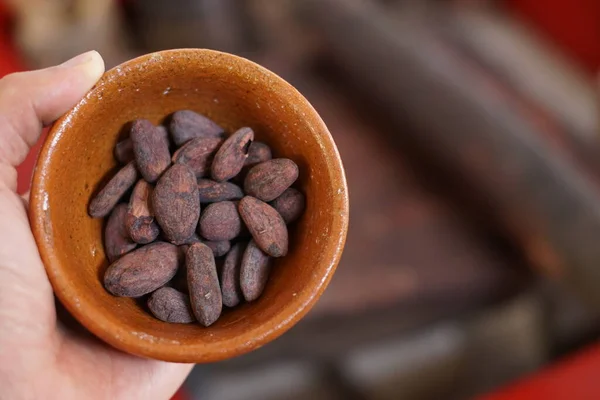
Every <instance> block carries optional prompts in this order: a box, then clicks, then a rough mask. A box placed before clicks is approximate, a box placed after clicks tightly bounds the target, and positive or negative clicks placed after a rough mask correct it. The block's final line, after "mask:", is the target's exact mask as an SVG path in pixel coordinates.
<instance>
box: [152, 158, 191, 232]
mask: <svg viewBox="0 0 600 400" xmlns="http://www.w3.org/2000/svg"><path fill="white" fill-rule="evenodd" d="M152 205H153V207H154V215H155V216H156V220H157V221H158V224H159V225H160V227H161V228H162V231H163V233H164V235H165V237H166V238H167V240H169V241H170V242H171V243H174V244H183V243H184V242H185V241H186V240H187V239H188V238H190V237H191V236H192V235H193V234H194V231H195V230H196V226H197V224H198V218H199V216H200V202H199V201H198V186H197V184H196V177H195V176H194V173H193V172H192V170H191V169H189V168H188V167H187V166H185V165H183V164H175V165H173V166H172V167H171V168H169V169H168V170H167V171H166V172H165V173H164V174H163V176H162V177H161V178H160V179H159V180H158V183H157V184H156V188H155V189H154V192H153V194H152Z"/></svg>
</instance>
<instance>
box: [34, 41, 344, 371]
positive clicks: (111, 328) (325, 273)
mask: <svg viewBox="0 0 600 400" xmlns="http://www.w3.org/2000/svg"><path fill="white" fill-rule="evenodd" d="M205 57H210V58H214V57H219V59H221V60H226V61H228V62H232V63H241V64H243V66H244V68H250V69H253V70H256V72H258V73H261V74H264V75H267V76H268V78H269V79H271V80H274V81H277V82H278V84H279V85H281V88H282V89H283V90H285V91H286V95H287V96H288V97H289V98H290V101H294V102H298V103H299V104H302V106H303V107H304V108H305V111H306V115H305V118H308V119H310V120H311V121H310V122H311V124H312V125H313V126H315V127H317V131H318V132H320V136H321V137H320V139H321V140H322V146H321V150H320V151H323V152H326V153H327V155H328V157H327V158H328V163H327V167H328V169H329V173H330V176H331V177H332V181H334V182H339V184H338V187H337V193H336V195H335V196H332V200H331V201H332V203H333V204H332V205H333V209H334V210H336V211H337V212H336V213H335V215H334V216H333V223H332V226H335V227H339V228H338V229H337V231H336V232H329V235H328V240H329V243H328V245H327V247H328V248H331V256H330V257H328V258H326V259H324V261H323V265H324V267H323V268H319V269H318V271H319V273H318V274H317V276H315V279H313V280H311V282H314V287H312V288H311V290H303V291H302V292H301V293H299V294H298V296H297V297H295V298H294V300H293V306H294V308H293V309H292V310H291V312H287V311H288V308H292V307H291V306H286V308H285V310H284V311H282V312H278V313H277V314H275V315H274V316H273V317H272V318H271V320H269V323H266V324H262V325H261V326H258V327H255V328H251V329H249V330H248V331H246V332H244V333H243V334H241V335H239V336H236V337H234V338H231V339H227V340H224V341H217V342H212V343H199V344H197V345H190V344H188V345H179V343H178V342H177V343H175V342H174V341H168V340H165V339H163V338H156V337H153V336H151V335H147V334H144V333H140V332H130V331H128V330H125V329H123V328H122V327H119V326H118V325H117V324H114V323H113V322H111V321H108V320H106V317H103V313H100V312H96V313H94V312H89V311H90V310H89V309H88V307H84V306H82V305H81V304H79V301H76V300H75V299H76V298H77V295H76V294H75V293H74V289H73V283H72V282H70V281H69V280H68V279H67V277H66V276H65V275H64V274H63V273H62V270H63V268H62V266H61V263H60V261H59V258H58V257H57V255H56V253H55V250H54V247H53V246H52V242H53V240H52V229H51V228H50V229H46V228H47V226H46V225H47V224H48V223H50V218H49V216H48V215H47V213H48V207H47V203H48V198H47V191H46V189H45V188H46V187H47V185H48V175H49V174H50V173H51V164H52V162H51V160H52V154H53V149H54V148H55V147H56V145H57V143H58V142H59V140H60V138H61V137H62V135H63V133H66V132H68V129H69V122H70V121H71V119H72V118H73V117H74V116H75V115H77V113H78V112H79V109H80V106H81V105H82V104H83V103H85V102H86V99H88V98H89V97H90V96H92V95H93V93H94V91H95V90H98V88H100V87H103V86H104V85H105V84H107V83H109V82H112V81H114V80H118V72H119V71H120V70H121V69H122V68H127V67H134V66H136V65H139V64H148V66H149V67H150V65H155V66H156V65H157V63H156V60H157V59H169V60H173V59H175V60H176V61H177V60H185V59H189V58H200V59H201V58H205ZM151 61H153V62H152V63H151ZM29 218H30V224H31V228H32V231H33V234H34V237H35V240H36V242H37V246H38V249H39V252H40V256H41V258H42V261H43V264H44V268H45V270H46V273H47V275H48V278H49V280H50V283H51V285H52V288H53V290H54V293H55V294H56V296H57V297H58V298H59V300H60V301H61V303H62V304H63V305H64V306H65V308H66V309H67V310H68V311H69V312H70V313H71V315H73V316H74V317H75V319H76V320H77V321H78V322H79V323H81V324H82V325H83V326H84V327H85V328H86V329H87V330H89V331H90V332H91V333H93V334H94V335H95V336H97V337H98V338H100V339H102V340H103V341H105V342H106V343H108V344H110V345H111V346H113V347H115V348H117V349H120V350H122V351H125V352H127V353H130V354H134V355H138V356H142V357H147V358H153V359H158V360H163V361H170V362H186V363H190V362H192V363H200V362H214V361H220V360H224V359H227V358H231V357H234V356H237V355H241V354H244V353H247V352H250V351H252V350H254V349H256V348H258V347H260V346H262V345H264V344H266V343H268V342H270V341H272V340H274V339H276V338H277V337H279V336H280V335H282V334H283V333H285V332H286V331H287V330H289V329H290V328H291V327H292V326H293V325H295V324H296V323H297V322H298V321H299V320H300V319H301V318H302V317H303V316H304V315H306V313H307V312H308V311H309V310H310V309H311V308H312V306H313V305H314V304H315V303H316V301H317V299H318V298H319V297H320V296H321V294H322V293H323V291H324V290H325V288H326V287H327V285H328V284H329V282H330V280H331V278H332V276H333V273H334V272H335V269H336V267H337V265H338V263H339V261H340V258H341V255H342V252H343V249H344V245H345V241H346V234H347V230H348V221H349V202H348V187H347V183H346V177H345V173H344V168H343V165H342V160H341V158H340V155H339V152H338V149H337V147H336V145H335V143H334V141H333V138H332V136H331V134H330V132H329V130H328V129H327V126H326V125H325V123H324V122H323V120H322V119H321V117H320V116H319V114H318V113H317V111H316V110H315V109H314V108H313V106H312V105H311V104H310V102H309V101H308V100H307V99H306V98H305V97H304V96H302V94H300V93H299V92H298V90H296V89H295V88H294V87H293V86H292V85H291V84H289V83H288V82H287V81H285V80H284V79H283V78H281V77H279V76H278V75H277V74H275V73H274V72H271V71H269V70H267V69H266V68H264V67H262V66H260V65H258V64H256V63H254V62H252V61H250V60H247V59H245V58H242V57H239V56H235V55H232V54H229V53H223V52H219V51H215V50H207V49H173V50H165V51H159V52H154V53H149V54H145V55H142V56H140V57H137V58H134V59H131V60H129V61H126V62H124V63H123V64H120V65H118V66H116V67H114V68H112V69H110V70H109V71H107V72H106V73H105V74H104V75H103V76H102V78H101V79H100V80H99V81H98V83H97V84H96V85H95V86H94V87H93V88H92V89H91V90H90V91H89V92H88V94H87V95H86V96H84V98H83V99H82V100H81V101H80V102H79V103H78V104H77V105H76V106H74V107H73V108H72V109H71V110H70V111H69V112H67V113H66V114H65V115H63V116H62V117H60V118H59V119H58V120H57V121H56V122H55V123H54V124H53V125H52V127H51V129H50V131H49V133H48V136H47V139H46V141H45V143H44V144H43V146H42V149H41V151H40V154H39V156H38V159H37V161H36V165H35V169H34V174H33V179H32V185H31V194H30V205H29ZM290 304H291V303H290ZM149 342H150V343H151V344H152V345H149ZM171 342H173V343H171ZM190 347H193V348H194V349H192V350H195V351H188V352H186V351H185V349H186V348H190Z"/></svg>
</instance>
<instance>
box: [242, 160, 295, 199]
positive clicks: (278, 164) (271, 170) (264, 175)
mask: <svg viewBox="0 0 600 400" xmlns="http://www.w3.org/2000/svg"><path fill="white" fill-rule="evenodd" d="M296 179H298V166H297V165H296V163H294V162H293V161H292V160H289V159H287V158H276V159H273V160H269V161H265V162H263V163H260V164H258V165H256V166H254V167H252V169H250V171H249V172H248V175H246V179H245V180H244V191H245V192H246V194H247V195H249V196H253V197H256V198H257V199H259V200H262V201H271V200H274V199H276V198H277V197H279V196H281V194H282V193H283V192H284V191H285V189H287V188H289V187H290V186H291V185H292V183H294V182H295V181H296Z"/></svg>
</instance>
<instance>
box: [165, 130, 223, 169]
mask: <svg viewBox="0 0 600 400" xmlns="http://www.w3.org/2000/svg"><path fill="white" fill-rule="evenodd" d="M222 143H223V139H221V138H217V137H208V138H205V137H200V138H196V139H192V140H190V141H189V142H187V143H186V144H185V145H183V147H181V148H180V149H179V150H177V151H176V152H175V153H174V154H173V163H176V164H185V165H187V166H188V167H190V168H191V169H192V171H194V174H195V175H196V176H197V177H198V178H200V177H203V176H204V175H206V174H208V171H209V169H210V164H211V163H212V160H213V157H214V155H215V153H216V152H217V149H218V148H219V146H220V145H221V144H222Z"/></svg>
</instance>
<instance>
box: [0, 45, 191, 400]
mask: <svg viewBox="0 0 600 400" xmlns="http://www.w3.org/2000/svg"><path fill="white" fill-rule="evenodd" d="M103 72H104V62H103V60H102V58H101V57H100V55H99V54H98V53H96V52H89V53H85V54H82V55H80V56H78V57H76V58H75V59H72V60H70V61H68V62H67V63H65V64H62V65H60V66H57V67H52V68H48V69H44V70H39V71H31V72H24V73H18V74H12V75H8V76H6V77H4V78H2V79H0V387H1V388H2V391H1V392H2V394H1V395H0V398H3V399H4V398H6V399H17V400H20V399H41V398H57V399H168V398H169V397H170V396H171V395H173V393H175V391H176V390H177V388H178V387H179V386H180V385H181V383H182V382H183V380H184V379H185V377H186V376H187V375H188V373H189V371H190V369H191V368H192V365H186V364H171V363H165V362H161V361H154V360H146V359H141V358H138V357H135V356H131V355H128V354H125V353H121V352H119V351H118V350H115V349H113V348H111V347H109V346H108V345H105V344H104V343H102V342H100V341H98V340H97V339H95V338H94V337H92V336H91V335H90V334H88V333H86V332H85V331H84V330H83V329H81V328H79V329H73V323H65V319H64V318H60V319H59V318H58V317H57V308H56V306H55V303H54V297H53V294H52V288H51V286H50V283H49V282H48V278H47V277H46V273H45V272H44V266H43V265H42V261H41V259H40V256H39V253H38V249H37V247H36V244H35V241H34V238H33V235H32V233H31V228H30V226H29V221H28V218H27V196H26V198H22V197H20V196H19V195H17V193H16V188H17V172H16V169H15V167H16V166H17V165H19V164H20V163H21V162H22V161H23V160H24V159H25V157H26V155H27V153H28V152H29V149H30V147H31V146H32V145H33V144H35V142H36V141H37V140H38V138H39V135H40V133H41V131H42V127H43V126H45V125H48V124H50V123H51V122H52V121H54V120H56V119H57V118H58V117H59V116H60V115H62V114H64V113H65V112H66V111H68V110H69V109H70V108H71V107H73V106H74V105H75V104H76V103H77V102H78V101H79V100H80V99H81V98H82V97H83V96H84V95H85V93H86V92H87V91H88V90H89V89H90V88H91V87H92V86H93V85H94V84H95V83H96V81H97V80H98V79H99V78H100V76H101V75H102V73H103ZM58 311H59V312H60V310H58ZM61 314H62V313H61ZM67 319H68V318H67Z"/></svg>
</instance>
